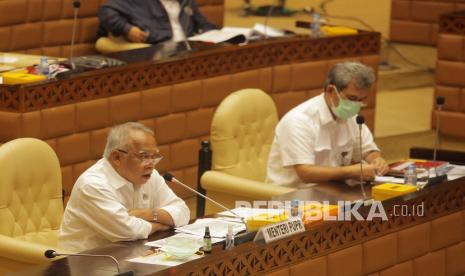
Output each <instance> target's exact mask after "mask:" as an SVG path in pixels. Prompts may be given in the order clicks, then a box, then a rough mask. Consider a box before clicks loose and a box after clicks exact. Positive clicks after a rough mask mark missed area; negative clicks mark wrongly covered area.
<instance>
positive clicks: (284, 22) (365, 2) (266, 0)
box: [225, 0, 391, 37]
mask: <svg viewBox="0 0 465 276" xmlns="http://www.w3.org/2000/svg"><path fill="white" fill-rule="evenodd" d="M250 1H251V3H252V5H253V6H254V7H255V6H259V5H268V4H270V3H273V2H274V3H276V0H250ZM320 2H321V1H320V0H287V1H286V7H287V8H289V9H297V10H302V9H303V8H304V7H308V6H314V7H318V6H319V4H320ZM242 3H243V0H225V5H226V12H225V26H244V27H248V26H252V25H253V24H254V23H255V22H261V23H263V21H264V19H263V17H253V16H249V17H241V16H240V14H239V13H240V9H241V7H242ZM326 9H327V12H328V13H329V14H332V15H342V16H350V17H357V18H363V20H364V21H366V22H367V23H368V24H369V25H371V26H372V27H373V28H374V29H375V30H376V31H379V32H382V33H383V35H384V36H386V37H387V36H388V35H389V34H388V33H389V19H390V14H391V1H390V0H333V1H331V2H329V3H328V4H327V5H326ZM305 19H308V15H306V14H303V13H299V14H297V15H294V16H293V17H290V18H272V19H270V20H269V24H270V25H271V26H275V27H280V28H287V29H293V30H294V28H293V27H292V26H293V25H294V21H296V20H305ZM330 23H331V24H341V25H347V26H351V27H356V28H360V29H365V27H363V26H362V25H360V23H358V22H354V21H348V20H335V19H331V21H330ZM296 30H298V31H299V32H302V30H301V29H296Z"/></svg>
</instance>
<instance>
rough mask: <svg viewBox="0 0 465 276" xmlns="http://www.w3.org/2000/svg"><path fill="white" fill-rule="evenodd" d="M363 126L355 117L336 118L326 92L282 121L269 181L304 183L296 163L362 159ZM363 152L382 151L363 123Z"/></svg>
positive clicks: (330, 164)
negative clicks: (325, 96) (295, 166)
mask: <svg viewBox="0 0 465 276" xmlns="http://www.w3.org/2000/svg"><path fill="white" fill-rule="evenodd" d="M359 136H360V135H359V127H358V125H357V122H356V121H355V116H354V117H353V118H350V119H348V120H340V119H338V120H334V119H333V117H332V114H331V112H330V110H329V108H328V105H327V104H326V102H325V99H324V94H320V95H318V96H316V97H314V98H311V99H309V100H307V101H305V102H303V103H301V104H300V105H298V106H296V107H294V108H293V109H292V110H290V111H289V112H288V113H287V114H286V115H284V117H283V118H282V119H281V120H280V121H279V123H278V125H277V126H276V130H275V137H274V140H273V144H272V146H271V150H270V155H269V157H268V167H267V182H270V183H273V184H277V185H288V184H302V180H301V179H300V178H299V176H298V175H297V172H296V171H295V169H294V167H293V166H294V165H298V164H308V165H316V166H326V167H339V166H347V165H350V164H351V163H352V162H353V161H354V162H360V159H361V158H360V154H359V152H360V151H359ZM362 143H363V144H362V154H363V155H365V154H366V153H368V152H370V151H379V149H378V147H377V146H376V144H375V143H374V141H373V136H372V135H371V132H370V130H369V129H368V127H367V126H366V125H365V124H364V125H363V126H362Z"/></svg>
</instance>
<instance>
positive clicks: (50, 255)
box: [44, 249, 134, 276]
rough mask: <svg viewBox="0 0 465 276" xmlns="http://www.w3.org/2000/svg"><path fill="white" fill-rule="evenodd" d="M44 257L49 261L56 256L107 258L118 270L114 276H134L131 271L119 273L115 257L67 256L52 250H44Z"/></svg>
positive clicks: (92, 255)
mask: <svg viewBox="0 0 465 276" xmlns="http://www.w3.org/2000/svg"><path fill="white" fill-rule="evenodd" d="M44 256H45V257H47V258H49V259H53V258H55V257H57V256H74V257H99V258H100V257H102V258H107V259H111V260H112V261H113V262H114V263H115V264H116V268H117V269H118V274H115V276H134V272H132V271H126V272H121V270H120V268H119V262H118V260H116V258H115V257H113V256H111V255H97V254H95V255H94V254H81V253H80V254H68V253H58V252H56V251H55V250H52V249H48V250H45V252H44Z"/></svg>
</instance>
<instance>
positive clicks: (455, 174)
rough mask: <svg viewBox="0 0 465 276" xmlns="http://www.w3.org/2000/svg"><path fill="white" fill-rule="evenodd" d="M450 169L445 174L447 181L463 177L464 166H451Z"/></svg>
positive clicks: (464, 174) (464, 172) (464, 173)
mask: <svg viewBox="0 0 465 276" xmlns="http://www.w3.org/2000/svg"><path fill="white" fill-rule="evenodd" d="M450 167H452V168H451V169H450V171H448V172H447V178H448V179H449V180H454V179H457V178H460V177H462V176H465V166H460V165H452V164H451V165H450Z"/></svg>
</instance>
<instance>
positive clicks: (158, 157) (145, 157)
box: [117, 149, 163, 165]
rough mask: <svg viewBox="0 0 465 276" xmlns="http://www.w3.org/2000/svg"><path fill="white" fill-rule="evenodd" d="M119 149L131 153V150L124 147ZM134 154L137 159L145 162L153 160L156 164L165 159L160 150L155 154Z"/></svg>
mask: <svg viewBox="0 0 465 276" xmlns="http://www.w3.org/2000/svg"><path fill="white" fill-rule="evenodd" d="M117 151H119V152H121V153H124V154H129V152H127V151H125V150H122V149H117ZM134 156H135V157H136V159H137V160H139V161H140V162H141V163H144V164H147V163H150V162H152V163H153V164H154V165H156V164H158V163H159V162H160V161H161V160H162V159H163V155H161V154H160V153H159V152H156V153H154V154H149V153H147V152H139V153H137V154H134Z"/></svg>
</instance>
